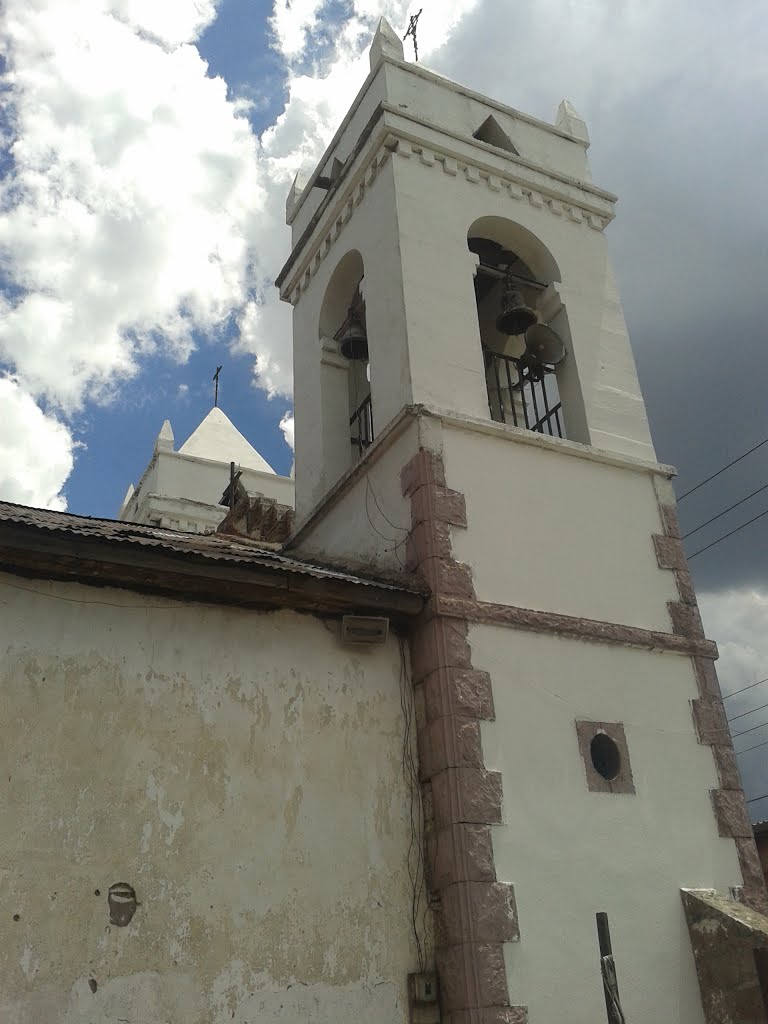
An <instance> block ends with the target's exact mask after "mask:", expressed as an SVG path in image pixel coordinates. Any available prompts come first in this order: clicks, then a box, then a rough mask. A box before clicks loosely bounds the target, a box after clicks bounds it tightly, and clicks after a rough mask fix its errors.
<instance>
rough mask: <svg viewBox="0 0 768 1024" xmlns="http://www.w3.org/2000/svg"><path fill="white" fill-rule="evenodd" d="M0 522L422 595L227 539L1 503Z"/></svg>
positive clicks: (416, 589)
mask: <svg viewBox="0 0 768 1024" xmlns="http://www.w3.org/2000/svg"><path fill="white" fill-rule="evenodd" d="M0 522H6V523H9V524H12V525H16V526H26V527H33V528H34V529H38V530H47V531H50V532H53V533H64V534H71V535H73V536H79V537H86V538H89V539H93V540H106V541H108V542H110V543H117V544H127V545H134V544H136V545H142V546H145V547H154V548H157V549H158V550H160V551H166V552H168V551H172V552H175V553H178V554H189V555H193V556H196V557H203V558H206V559H211V560H213V561H219V562H236V563H238V564H241V565H252V566H259V567H261V568H269V569H276V570H278V571H279V570H282V571H284V572H290V573H300V574H302V575H306V576H313V577H315V578H316V579H327V580H338V581H341V582H345V583H357V584H360V585H362V586H372V587H378V588H382V589H386V590H392V591H402V592H403V593H412V594H423V593H424V590H423V588H422V587H420V586H419V585H418V584H417V583H416V582H415V581H409V580H404V581H403V582H402V583H401V582H399V581H395V580H393V579H391V578H389V579H388V578H386V577H384V576H380V575H378V574H376V573H371V574H368V573H365V574H362V575H361V574H360V573H359V572H351V571H349V569H348V568H345V567H344V566H337V565H327V564H321V563H318V562H314V561H307V560H305V559H302V558H297V557H295V556H288V555H284V554H282V553H281V552H279V551H276V550H274V549H270V548H268V547H264V546H263V545H262V544H261V543H260V542H259V541H253V540H249V539H248V538H246V537H232V536H229V535H225V534H218V533H213V534H195V533H182V532H181V531H180V530H169V529H165V528H163V527H159V526H144V525H139V524H138V523H125V522H118V521H117V520H114V519H96V518H91V517H90V516H77V515H72V514H70V513H69V512H52V511H50V510H48V509H41V508H30V507H28V506H27V505H15V504H13V503H12V502H6V501H0Z"/></svg>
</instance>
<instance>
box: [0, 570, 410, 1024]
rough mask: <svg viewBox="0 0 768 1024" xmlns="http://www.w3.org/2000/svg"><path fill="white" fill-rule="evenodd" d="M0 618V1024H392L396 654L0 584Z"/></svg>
mask: <svg viewBox="0 0 768 1024" xmlns="http://www.w3.org/2000/svg"><path fill="white" fill-rule="evenodd" d="M0 607H1V608H2V614H1V616H0V637H1V640H0V650H2V667H1V669H0V694H1V695H2V707H3V712H4V713H3V716H2V735H1V737H0V763H1V765H2V773H1V774H0V780H1V783H0V784H1V785H2V790H3V796H4V808H3V821H4V827H3V829H2V832H1V833H0V1020H2V1021H3V1022H4V1024H42V1022H45V1024H90V1022H93V1021H99V1024H102V1022H103V1024H109V1022H113V1024H116V1022H117V1021H132V1022H141V1024H166V1022H170V1024H224V1022H225V1021H226V1022H227V1024H229V1022H232V1021H234V1022H239V1024H246V1022H247V1024H254V1022H257V1021H258V1022H259V1024H272V1022H286V1024H287V1022H291V1024H293V1022H294V1021H303V1022H310V1021H311V1022H320V1021H323V1022H325V1021H339V1022H345V1021H347V1022H350V1024H351V1022H359V1021H361V1020H365V1021H372V1022H381V1024H384V1022H386V1024H396V1022H401V1021H405V1020H406V1019H407V1008H406V1005H405V981H406V974H407V972H408V971H409V970H413V969H414V967H415V962H416V957H415V953H414V948H413V942H412V938H411V924H410V919H411V912H410V907H411V894H410V890H409V883H408V875H407V869H406V856H407V850H408V844H409V840H410V827H409V825H408V822H407V820H406V810H407V790H406V786H405V783H404V781H403V775H402V767H401V763H402V750H403V722H402V714H401V710H400V693H399V651H398V647H397V642H396V641H395V640H394V639H392V640H391V642H390V643H389V645H388V646H387V647H386V648H385V649H379V650H376V651H372V652H360V653H358V652H355V651H353V650H350V649H349V648H342V647H340V646H339V644H338V642H337V640H336V636H335V627H334V626H333V625H332V624H331V623H324V622H322V621H319V620H317V619H313V618H310V617H306V616H304V617H302V616H297V615H295V614H292V613H288V612H284V613H276V614H258V613H254V612H242V611H238V610H236V609H232V608H214V607H207V606H203V605H192V604H190V605H186V604H177V603H174V602H171V601H166V600H164V599H155V598H152V597H147V596H141V595H133V594H129V593H127V592H123V591H117V590H106V589H105V590H96V589H90V588H87V587H81V586H77V585H68V584H56V583H50V584H46V583H35V582H33V581H29V580H20V579H18V578H13V577H7V576H3V577H2V580H1V582H0ZM119 881H125V882H128V883H130V884H131V885H133V886H134V888H135V889H136V892H137V896H138V900H139V903H140V906H139V907H138V909H137V911H136V914H135V916H134V918H133V921H132V922H131V923H130V925H128V927H125V928H119V927H115V926H111V925H110V923H109V913H108V906H107V891H108V889H109V886H110V885H112V884H113V883H115V882H119ZM97 890H98V894H96V891H97ZM15 915H18V920H15V919H14V917H15ZM91 979H93V981H94V982H95V983H96V991H95V992H94V991H92V987H93V986H92V985H90V984H89V982H90V981H91Z"/></svg>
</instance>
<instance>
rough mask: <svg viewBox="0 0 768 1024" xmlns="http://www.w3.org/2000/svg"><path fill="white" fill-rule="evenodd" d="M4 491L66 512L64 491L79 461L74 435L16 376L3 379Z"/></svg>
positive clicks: (0, 486) (0, 446)
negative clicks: (34, 399) (39, 403)
mask: <svg viewBox="0 0 768 1024" xmlns="http://www.w3.org/2000/svg"><path fill="white" fill-rule="evenodd" d="M0 408H2V410H3V414H2V416H0V494H2V495H3V497H4V498H5V500H6V501H15V502H18V503H19V504H20V505H34V506H36V507H42V508H52V509H58V510H59V511H64V510H65V509H66V507H67V503H66V500H65V499H64V498H62V497H61V494H60V492H61V489H62V487H63V486H64V482H65V481H66V479H67V477H68V476H69V474H70V473H71V472H72V466H73V463H74V451H73V443H72V438H71V435H70V433H69V431H68V430H67V428H66V427H65V426H64V425H63V424H62V423H60V422H59V421H58V420H57V419H56V418H55V417H53V416H46V415H45V414H44V413H43V412H42V411H41V410H40V409H39V408H38V406H37V405H36V404H35V402H34V401H33V400H32V399H31V398H30V397H29V395H27V394H26V393H25V392H24V391H23V390H22V389H21V388H20V387H19V384H18V382H17V381H15V380H14V379H13V378H12V377H0Z"/></svg>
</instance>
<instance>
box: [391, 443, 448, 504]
mask: <svg viewBox="0 0 768 1024" xmlns="http://www.w3.org/2000/svg"><path fill="white" fill-rule="evenodd" d="M425 485H427V486H430V487H445V469H444V468H443V459H442V456H440V455H437V454H436V453H435V452H430V451H427V450H426V449H425V448H421V449H419V451H418V452H417V453H416V454H415V455H414V456H413V458H412V459H411V460H410V461H409V462H407V463H406V464H405V465H404V466H403V468H402V470H401V471H400V486H401V488H402V491H403V495H404V496H405V497H408V495H410V494H413V493H414V491H417V490H418V489H419V487H424V486H425Z"/></svg>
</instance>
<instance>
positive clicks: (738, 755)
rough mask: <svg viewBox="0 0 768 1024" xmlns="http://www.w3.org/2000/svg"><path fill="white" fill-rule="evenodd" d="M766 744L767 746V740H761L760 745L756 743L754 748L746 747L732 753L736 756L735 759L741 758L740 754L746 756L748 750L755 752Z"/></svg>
mask: <svg viewBox="0 0 768 1024" xmlns="http://www.w3.org/2000/svg"><path fill="white" fill-rule="evenodd" d="M766 744H768V740H763V742H762V743H756V744H755V745H754V747H746V749H744V750H735V751H734V753H735V754H736V757H741V755H742V754H748V753H749V752H750V750H757V748H758V747H764V746H765V745H766Z"/></svg>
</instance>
